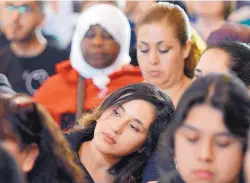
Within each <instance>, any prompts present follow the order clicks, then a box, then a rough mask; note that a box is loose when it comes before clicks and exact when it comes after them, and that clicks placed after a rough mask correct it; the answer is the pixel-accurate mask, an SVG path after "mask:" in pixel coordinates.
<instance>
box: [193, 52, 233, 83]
mask: <svg viewBox="0 0 250 183" xmlns="http://www.w3.org/2000/svg"><path fill="white" fill-rule="evenodd" d="M229 62H230V57H229V55H228V54H227V53H226V52H225V51H223V50H220V49H217V48H212V49H209V50H206V51H205V52H204V53H203V54H202V55H201V58H200V60H199V62H198V64H197V66H196V68H195V77H194V79H193V80H195V79H197V78H199V77H202V76H204V75H206V74H208V73H211V72H217V73H222V74H228V73H229V72H230V69H229V65H230V63H229Z"/></svg>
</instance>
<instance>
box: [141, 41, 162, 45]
mask: <svg viewBox="0 0 250 183" xmlns="http://www.w3.org/2000/svg"><path fill="white" fill-rule="evenodd" d="M141 43H142V44H146V45H148V43H146V42H144V41H141ZM161 43H163V41H159V42H157V43H156V45H159V44H161Z"/></svg>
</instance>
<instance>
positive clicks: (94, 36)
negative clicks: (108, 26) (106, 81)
mask: <svg viewBox="0 0 250 183" xmlns="http://www.w3.org/2000/svg"><path fill="white" fill-rule="evenodd" d="M119 52H120V45H119V44H118V43H117V42H116V41H115V40H114V38H113V37H112V36H111V35H110V34H109V33H108V32H107V31H106V30H105V29H103V28H102V27H101V26H100V25H92V26H90V28H89V30H88V31H87V33H86V35H85V36H84V38H83V40H82V54H83V58H84V59H85V61H86V62H87V63H88V64H89V65H90V66H91V67H93V68H97V69H101V68H106V67H108V66H110V65H111V64H113V63H114V62H115V60H116V58H117V56H118V54H119Z"/></svg>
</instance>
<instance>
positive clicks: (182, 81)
mask: <svg viewBox="0 0 250 183" xmlns="http://www.w3.org/2000/svg"><path fill="white" fill-rule="evenodd" d="M173 83H174V84H173V85H171V86H170V85H168V84H167V83H166V84H165V86H160V87H159V88H160V89H161V90H163V91H165V92H166V93H167V94H168V95H169V97H170V98H171V100H172V102H173V104H174V107H175V108H176V107H177V105H178V103H179V100H180V98H181V96H182V95H183V93H184V92H185V90H186V89H187V88H188V87H189V85H190V83H191V79H190V78H188V77H187V76H186V75H184V74H183V76H182V77H181V78H179V79H178V80H176V81H175V82H173Z"/></svg>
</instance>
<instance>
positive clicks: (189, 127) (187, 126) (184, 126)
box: [181, 124, 200, 132]
mask: <svg viewBox="0 0 250 183" xmlns="http://www.w3.org/2000/svg"><path fill="white" fill-rule="evenodd" d="M181 128H187V129H189V130H192V131H195V132H200V130H199V129H197V128H195V127H193V126H191V125H187V124H184V125H182V126H181Z"/></svg>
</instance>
